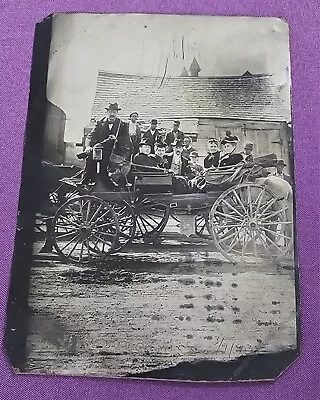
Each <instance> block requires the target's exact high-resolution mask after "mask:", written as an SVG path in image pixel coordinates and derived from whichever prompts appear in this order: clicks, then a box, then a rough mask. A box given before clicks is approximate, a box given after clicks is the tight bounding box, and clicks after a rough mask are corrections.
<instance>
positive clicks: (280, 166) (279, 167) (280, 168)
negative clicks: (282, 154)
mask: <svg viewBox="0 0 320 400" xmlns="http://www.w3.org/2000/svg"><path fill="white" fill-rule="evenodd" d="M286 166H287V164H286V163H285V162H284V161H283V160H281V159H279V160H278V161H277V164H276V171H275V172H274V173H273V174H272V175H273V176H277V177H278V178H281V179H283V180H285V181H287V182H288V183H290V185H291V179H290V176H289V175H286V174H285V173H284V168H285V167H286Z"/></svg>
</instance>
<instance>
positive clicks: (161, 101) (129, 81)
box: [92, 71, 287, 122]
mask: <svg viewBox="0 0 320 400" xmlns="http://www.w3.org/2000/svg"><path fill="white" fill-rule="evenodd" d="M109 102H117V103H118V104H119V105H120V107H121V109H122V111H121V116H122V117H124V118H126V117H128V116H129V114H130V113H131V112H132V111H133V110H134V111H138V112H139V118H141V119H145V120H149V119H151V118H153V117H156V118H157V119H159V120H168V119H170V120H173V119H181V120H182V119H184V118H201V117H202V118H228V119H229V118H230V119H242V120H259V121H281V122H282V121H286V120H287V114H286V110H285V108H284V104H283V100H281V98H280V97H279V95H278V93H277V90H276V88H275V86H274V85H273V84H272V82H271V79H270V76H268V75H251V74H250V75H248V74H245V75H243V76H230V77H165V78H163V77H152V76H145V75H143V76H141V75H126V74H116V73H111V72H106V71H99V74H98V82H97V90H96V95H95V100H94V105H93V111H92V119H97V118H101V117H102V116H103V115H104V111H105V110H104V108H105V106H106V104H108V103H109Z"/></svg>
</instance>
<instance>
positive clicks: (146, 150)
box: [140, 144, 151, 155]
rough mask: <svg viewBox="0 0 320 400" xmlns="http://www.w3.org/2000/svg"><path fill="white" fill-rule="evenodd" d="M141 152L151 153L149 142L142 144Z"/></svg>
mask: <svg viewBox="0 0 320 400" xmlns="http://www.w3.org/2000/svg"><path fill="white" fill-rule="evenodd" d="M140 153H142V154H146V155H149V154H150V153H151V147H150V146H148V145H147V144H144V145H142V146H140Z"/></svg>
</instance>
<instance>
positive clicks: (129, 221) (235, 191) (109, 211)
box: [48, 160, 292, 264]
mask: <svg viewBox="0 0 320 400" xmlns="http://www.w3.org/2000/svg"><path fill="white" fill-rule="evenodd" d="M273 162H274V160H273ZM268 163H269V165H268V166H270V160H269V161H268ZM265 166H266V165H265V163H252V164H250V165H242V166H238V167H236V168H234V169H230V168H229V169H228V170H216V171H213V172H211V173H208V174H207V176H206V182H207V186H206V190H205V191H204V192H199V193H183V194H177V193H174V190H173V187H174V185H173V180H174V177H173V175H172V174H171V173H170V172H169V171H154V170H151V171H150V172H132V176H133V184H131V185H130V184H128V185H127V186H126V188H125V189H124V190H110V189H106V187H105V185H104V184H103V180H100V179H98V181H97V182H96V184H94V185H93V186H92V188H91V190H90V192H88V191H84V190H82V189H81V187H79V185H77V184H76V181H75V179H72V178H64V179H62V180H61V182H62V183H63V184H64V185H66V187H69V188H70V189H69V193H71V195H69V200H67V201H65V202H64V203H63V204H62V205H61V206H60V207H59V208H58V209H57V211H56V212H55V214H54V216H53V219H51V220H50V229H49V230H48V234H49V235H50V238H51V239H50V240H51V241H52V245H53V246H54V248H55V250H56V251H57V253H58V254H59V256H60V257H61V258H62V259H63V260H64V261H67V262H71V263H80V264H88V263H92V262H99V261H102V260H104V259H105V258H106V257H107V256H111V255H112V254H115V253H117V252H119V251H121V250H122V249H123V248H124V247H125V246H128V245H129V244H130V243H131V242H134V241H138V242H139V241H140V242H141V241H143V242H146V243H148V242H149V243H150V242H153V241H156V240H157V238H158V237H159V236H160V235H161V233H162V232H163V231H164V230H165V229H166V226H167V222H168V220H169V218H170V217H173V218H175V219H177V218H178V219H179V220H180V221H181V219H183V218H184V216H185V215H187V216H188V218H189V219H190V216H193V218H194V224H195V233H196V234H197V235H198V236H200V237H202V238H205V239H208V240H210V242H208V243H209V245H210V244H212V248H213V250H214V251H219V252H220V253H222V254H223V255H224V256H225V257H226V258H227V259H228V260H229V261H230V262H232V263H246V264H247V263H252V262H254V263H263V262H265V261H266V260H270V259H272V260H278V261H279V260H281V259H282V258H283V257H285V255H286V254H287V253H288V252H289V251H290V248H291V242H292V212H289V211H290V207H291V206H290V204H288V203H287V202H285V201H284V199H283V198H281V197H280V196H279V195H277V194H275V193H273V192H272V191H271V190H269V189H268V188H267V187H265V186H264V185H260V184H258V183H256V178H257V177H258V176H260V175H259V174H260V172H261V170H262V169H263V167H265Z"/></svg>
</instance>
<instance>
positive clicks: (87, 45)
mask: <svg viewBox="0 0 320 400" xmlns="http://www.w3.org/2000/svg"><path fill="white" fill-rule="evenodd" d="M288 42H289V30H288V25H287V23H286V22H285V21H283V20H281V19H278V18H254V17H211V16H177V15H175V16H172V15H143V14H131V15H128V14H119V15H114V14H56V15H55V16H54V18H53V34H52V41H51V48H50V59H49V71H48V83H47V97H48V99H49V100H50V101H51V102H52V103H54V104H55V105H57V106H59V107H60V108H62V110H63V111H64V112H65V113H66V115H67V123H66V132H65V141H80V140H81V137H82V134H83V128H84V126H85V125H87V124H88V122H89V121H90V117H91V111H92V106H93V101H94V96H95V91H96V84H97V77H98V71H99V70H105V71H109V72H117V73H128V74H143V75H151V76H162V75H163V73H164V71H165V68H166V75H167V76H179V75H180V73H181V71H182V69H183V67H186V69H187V70H189V66H190V64H191V62H192V59H193V58H194V57H196V59H197V60H198V63H199V65H200V67H201V71H200V73H199V76H221V75H222V76H228V75H242V74H243V73H244V72H245V71H247V70H249V71H250V72H251V73H266V74H272V78H271V79H272V80H273V82H274V84H275V85H280V86H281V93H282V97H283V99H284V100H285V102H286V104H287V107H288V110H289V107H290V105H289V90H290V84H289V79H290V59H289V50H288V49H289V43H288ZM166 65H167V67H166Z"/></svg>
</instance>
